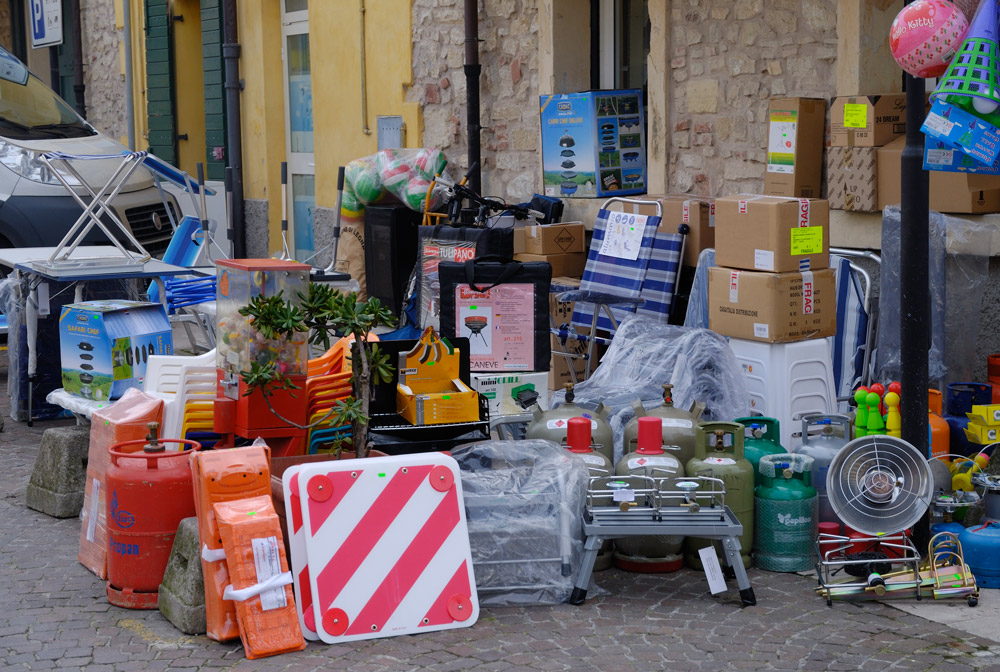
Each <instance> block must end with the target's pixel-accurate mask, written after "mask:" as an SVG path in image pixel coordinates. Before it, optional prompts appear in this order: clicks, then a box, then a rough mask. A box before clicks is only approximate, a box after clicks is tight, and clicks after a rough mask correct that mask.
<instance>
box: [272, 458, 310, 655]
mask: <svg viewBox="0 0 1000 672" xmlns="http://www.w3.org/2000/svg"><path fill="white" fill-rule="evenodd" d="M300 467H301V465H295V466H293V467H289V468H288V469H286V470H285V473H283V474H282V475H281V484H282V489H283V490H284V494H285V512H286V515H287V517H288V547H289V548H290V549H291V551H292V557H291V564H292V578H293V581H292V585H293V586H294V588H295V610H296V611H297V612H298V613H299V625H300V626H301V627H302V634H303V636H305V638H306V639H308V640H309V641H311V642H315V641H316V640H318V639H319V635H317V634H316V619H315V618H314V617H313V611H312V592H311V590H310V587H309V563H308V562H307V561H306V530H305V528H304V527H303V525H302V503H301V502H302V499H301V498H300V497H299V469H300Z"/></svg>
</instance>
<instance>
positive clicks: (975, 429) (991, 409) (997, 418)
mask: <svg viewBox="0 0 1000 672" xmlns="http://www.w3.org/2000/svg"><path fill="white" fill-rule="evenodd" d="M966 415H967V416H968V417H969V424H968V426H967V427H966V429H965V437H966V438H967V439H968V440H969V441H971V442H972V443H975V444H978V445H987V444H990V443H993V442H994V441H996V440H997V436H1000V404H989V405H986V406H980V405H978V404H977V405H975V406H973V407H972V412H971V413H966Z"/></svg>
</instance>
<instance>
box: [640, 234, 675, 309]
mask: <svg viewBox="0 0 1000 672" xmlns="http://www.w3.org/2000/svg"><path fill="white" fill-rule="evenodd" d="M683 247H684V236H682V235H681V234H679V233H665V232H662V231H661V232H659V233H657V234H656V237H655V238H653V252H652V254H650V256H649V268H648V269H647V270H646V277H645V279H644V280H643V282H642V291H641V292H640V294H639V296H640V297H641V298H642V299H644V300H645V301H644V303H643V304H642V305H641V306H639V307H638V308H637V309H636V311H635V312H637V313H638V314H640V315H645V316H646V317H650V318H652V319H654V320H657V321H659V322H663V323H664V324H666V322H667V321H668V320H669V319H670V309H671V307H673V303H674V288H675V287H676V285H677V274H678V273H680V270H681V254H682V251H683Z"/></svg>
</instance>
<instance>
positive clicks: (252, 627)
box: [214, 495, 306, 659]
mask: <svg viewBox="0 0 1000 672" xmlns="http://www.w3.org/2000/svg"><path fill="white" fill-rule="evenodd" d="M214 509H215V519H216V521H217V522H218V525H219V533H220V536H221V537H222V547H223V548H224V549H225V551H226V565H227V567H228V568H229V577H230V579H231V581H232V586H231V588H229V589H227V590H226V593H225V594H226V596H227V597H228V598H229V599H231V600H232V601H233V602H234V603H235V605H236V617H237V619H238V622H239V626H240V638H241V639H242V640H243V648H244V650H245V651H246V656H247V658H251V659H252V658H262V657H264V656H273V655H276V654H279V653H286V652H288V651H301V650H302V649H304V648H306V642H305V639H303V637H302V629H301V627H300V626H299V616H298V613H297V612H296V611H295V598H294V596H293V595H292V586H291V584H292V574H291V572H289V571H288V559H287V558H286V557H285V545H284V542H283V541H282V537H281V526H280V524H279V522H278V514H277V513H275V510H274V505H273V504H272V503H271V497H270V495H267V496H263V497H252V498H250V499H240V500H237V501H232V502H220V503H218V504H216V505H215V506H214Z"/></svg>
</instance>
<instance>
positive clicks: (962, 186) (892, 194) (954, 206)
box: [878, 138, 1000, 214]
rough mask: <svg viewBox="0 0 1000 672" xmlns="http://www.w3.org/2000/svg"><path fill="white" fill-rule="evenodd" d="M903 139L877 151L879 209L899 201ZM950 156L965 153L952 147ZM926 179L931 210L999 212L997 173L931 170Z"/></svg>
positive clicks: (999, 200)
mask: <svg viewBox="0 0 1000 672" xmlns="http://www.w3.org/2000/svg"><path fill="white" fill-rule="evenodd" d="M905 142H906V138H900V139H898V140H895V141H893V142H891V143H889V144H888V145H886V146H885V147H881V148H879V150H878V207H879V209H880V210H881V209H882V208H884V207H885V206H887V205H899V203H900V201H901V200H902V191H901V178H900V165H901V163H902V156H903V145H904V144H905ZM952 155H953V156H955V157H965V156H966V155H965V154H963V153H962V152H960V151H958V150H953V152H952ZM926 156H927V154H926V148H925V157H926ZM926 160H927V159H926V158H925V163H926ZM959 161H961V159H959ZM929 182H930V189H929V201H930V208H931V210H936V211H937V212H947V213H954V214H982V213H987V212H1000V176H997V175H984V174H979V173H961V172H942V171H938V170H932V171H930V179H929Z"/></svg>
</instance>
